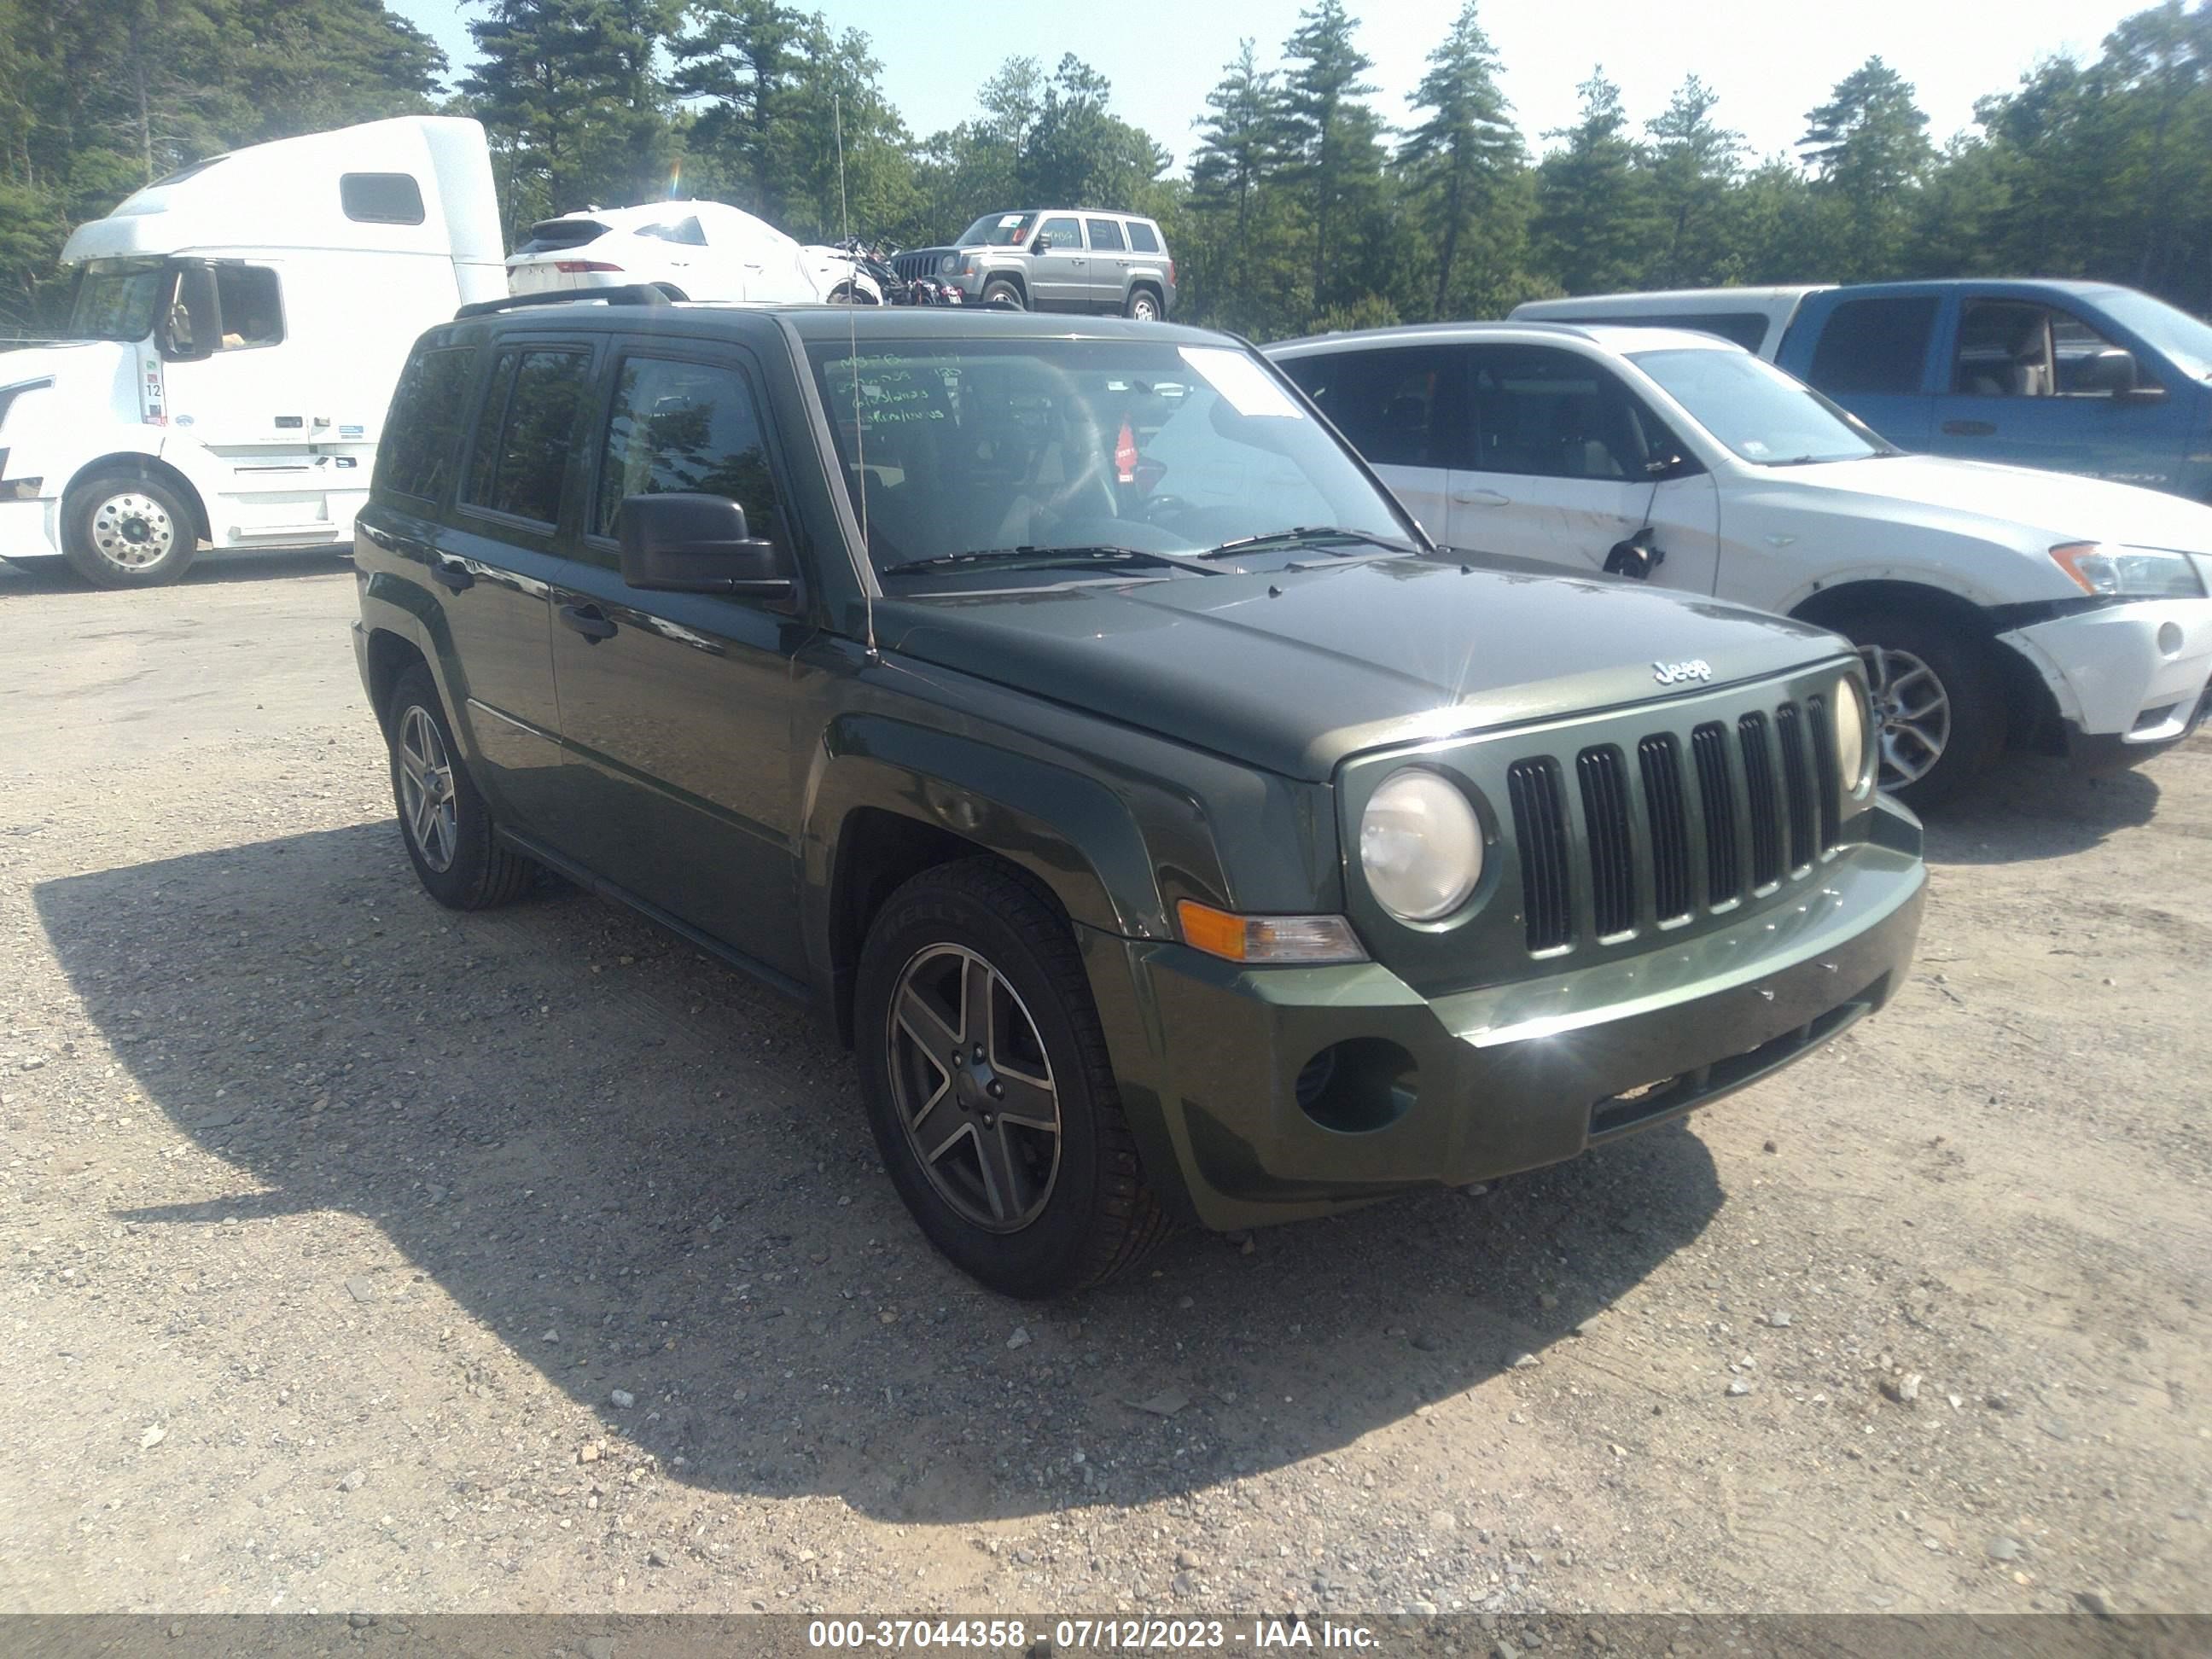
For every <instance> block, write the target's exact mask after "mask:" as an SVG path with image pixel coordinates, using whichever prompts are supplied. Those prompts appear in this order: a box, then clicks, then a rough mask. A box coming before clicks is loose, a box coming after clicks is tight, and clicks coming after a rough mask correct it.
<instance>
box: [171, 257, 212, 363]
mask: <svg viewBox="0 0 2212 1659" xmlns="http://www.w3.org/2000/svg"><path fill="white" fill-rule="evenodd" d="M157 343H158V344H159V345H160V347H161V356H164V357H166V358H167V359H168V360H169V361H170V362H197V360H199V359H200V358H203V357H211V356H214V355H215V349H216V346H218V345H220V344H221V343H222V302H221V301H219V300H218V299H217V298H216V288H215V272H214V271H213V270H210V269H209V268H208V267H207V266H205V265H184V266H181V267H179V269H178V271H177V297H176V299H175V301H173V303H172V304H171V305H170V307H169V310H168V314H167V315H166V316H165V317H163V318H162V319H161V336H160V338H159V340H158V342H157Z"/></svg>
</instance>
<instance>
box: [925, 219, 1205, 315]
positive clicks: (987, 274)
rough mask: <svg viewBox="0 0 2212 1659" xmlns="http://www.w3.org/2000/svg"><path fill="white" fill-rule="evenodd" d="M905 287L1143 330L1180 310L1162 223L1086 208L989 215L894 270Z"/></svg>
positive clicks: (1173, 265)
mask: <svg viewBox="0 0 2212 1659" xmlns="http://www.w3.org/2000/svg"><path fill="white" fill-rule="evenodd" d="M891 265H892V268H893V269H894V270H896V271H897V272H898V274H899V275H900V276H902V277H904V278H906V279H907V280H908V282H911V281H913V280H914V279H915V277H917V276H933V277H935V278H936V279H937V280H938V281H939V282H944V283H951V284H953V286H955V287H956V288H957V289H960V291H961V292H962V293H963V295H966V296H967V297H968V299H969V301H973V302H976V303H987V302H989V301H1008V302H1010V303H1012V304H1014V305H1018V306H1019V307H1022V308H1023V309H1024V311H1073V312H1081V313H1091V314H1097V313H1104V314H1106V315H1109V316H1115V317H1134V318H1137V319H1140V320H1142V321H1145V322H1160V321H1164V319H1166V318H1167V317H1169V316H1170V314H1171V313H1173V312H1174V310H1175V300H1176V269H1175V261H1174V260H1173V259H1171V258H1169V257H1168V246H1167V239H1166V238H1165V237H1164V236H1162V235H1161V234H1160V227H1159V223H1158V221H1157V220H1152V219H1139V218H1137V217H1135V216H1133V215H1131V214H1127V213H1102V212H1097V211H1096V210H1091V209H1089V208H1083V209H1075V208H1030V209H1026V210H1022V211H1019V212H1014V213H987V214H985V215H984V216H982V217H981V218H980V219H978V220H977V221H976V222H975V223H974V224H972V225H970V226H969V227H968V228H967V229H966V230H964V231H963V232H962V233H961V234H960V236H959V239H958V240H957V241H956V242H955V243H954V244H953V245H952V246H949V247H925V248H916V249H915V250H913V251H912V252H906V253H902V254H900V255H898V256H897V257H896V258H894V259H893V260H892V261H891Z"/></svg>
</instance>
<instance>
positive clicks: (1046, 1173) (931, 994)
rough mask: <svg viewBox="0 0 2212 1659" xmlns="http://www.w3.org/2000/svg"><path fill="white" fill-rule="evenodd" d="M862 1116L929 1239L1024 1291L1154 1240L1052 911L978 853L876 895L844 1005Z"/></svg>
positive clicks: (1159, 1221)
mask: <svg viewBox="0 0 2212 1659" xmlns="http://www.w3.org/2000/svg"><path fill="white" fill-rule="evenodd" d="M854 1032H855V1034H856V1040H857V1042H858V1045H859V1048H860V1070H861V1080H862V1085H863V1089H864V1092H865V1096H866V1103H867V1110H868V1122H869V1127H871V1128H872V1130H873V1131H874V1133H875V1138H876V1146H877V1148H878V1151H879V1152H881V1153H882V1154H883V1158H884V1167H885V1168H886V1169H888V1170H890V1176H891V1182H892V1184H893V1185H894V1186H896V1188H898V1194H899V1196H900V1198H902V1200H905V1203H906V1206H907V1208H908V1210H909V1211H911V1212H913V1215H914V1218H915V1221H916V1222H917V1223H918V1224H920V1225H921V1230H922V1231H923V1232H924V1233H925V1234H926V1235H927V1237H928V1238H929V1240H930V1242H931V1243H933V1244H934V1245H936V1246H937V1248H938V1249H939V1250H941V1251H943V1252H944V1254H945V1255H946V1256H947V1257H949V1258H950V1259H951V1261H952V1262H953V1263H954V1265H956V1266H957V1267H960V1268H961V1269H963V1271H964V1272H966V1273H969V1274H970V1275H972V1276H973V1277H974V1278H975V1279H980V1280H981V1282H982V1283H983V1284H985V1285H988V1286H989V1287H990V1288H991V1289H993V1290H994V1291H1001V1292H1003V1293H1005V1294H1006V1295H1008V1296H1015V1297H1047V1296H1052V1295H1056V1294H1059V1293H1060V1292H1064V1291H1074V1290H1079V1289H1082V1288H1084V1287H1085V1286H1087V1285H1097V1284H1100V1283H1103V1281H1105V1280H1106V1279H1110V1278H1113V1277H1114V1276H1115V1275H1116V1274H1118V1273H1123V1272H1126V1271H1127V1269H1128V1268H1130V1267H1133V1266H1134V1265H1135V1264H1136V1263H1137V1262H1138V1261H1140V1260H1141V1259H1142V1258H1143V1256H1144V1255H1146V1253H1147V1252H1148V1251H1149V1250H1150V1249H1152V1246H1153V1245H1155V1244H1156V1243H1158V1242H1159V1240H1160V1239H1161V1238H1163V1237H1165V1236H1166V1234H1167V1231H1168V1220H1167V1216H1166V1212H1164V1210H1163V1209H1162V1208H1161V1207H1160V1205H1159V1203H1158V1200H1157V1199H1156V1198H1155V1197H1154V1196H1153V1194H1152V1191H1151V1189H1150V1188H1148V1187H1147V1186H1146V1182H1145V1172H1144V1166H1143V1164H1142V1162H1141V1160H1140V1159H1139V1156H1138V1152H1137V1146H1136V1141H1135V1139H1134V1138H1133V1136H1132V1135H1131V1133H1130V1132H1129V1127H1128V1123H1127V1119H1125V1118H1124V1117H1123V1115H1122V1113H1121V1096H1120V1092H1119V1091H1118V1089H1117V1088H1116V1086H1115V1081H1114V1073H1113V1069H1112V1066H1110V1064H1109V1061H1108V1058H1107V1054H1106V1038H1105V1034H1104V1032H1103V1030H1101V1029H1100V1026H1099V1024H1098V1013H1097V1008H1096V1007H1095V1006H1093V1005H1092V1002H1091V989H1090V984H1089V981H1088V980H1087V979H1086V978H1085V974H1084V970H1083V963H1082V961H1081V959H1080V958H1079V957H1078V955H1077V954H1076V949H1075V941H1074V939H1073V936H1072V935H1071V933H1069V930H1068V925H1067V921H1066V918H1065V917H1064V916H1063V915H1060V913H1059V911H1058V910H1057V909H1056V908H1054V907H1053V905H1052V904H1051V903H1050V902H1048V899H1047V898H1046V897H1045V896H1043V895H1042V893H1041V892H1040V891H1039V890H1038V889H1037V888H1036V887H1035V886H1034V885H1033V884H1031V883H1030V881H1029V879H1028V878H1025V877H1024V876H1023V875H1021V874H1020V873H1019V872H1017V871H1015V870H1013V869H1012V868H1010V867H1009V866H1006V865H1004V864H1001V863H1000V862H999V861H998V860H994V859H989V858H976V859H970V860H963V862H961V863H958V864H951V865H944V866H939V867H938V868H936V869H933V870H927V871H924V872H922V873H921V875H918V876H916V877H915V878H913V879H912V880H910V881H908V883H907V884H905V885H904V886H902V887H901V888H900V889H899V890H897V891H896V892H895V893H893V894H892V895H891V896H890V899H889V900H887V901H886V902H884V907H883V908H882V910H881V911H879V912H878V914H877V916H876V919H875V921H874V923H873V925H872V926H871V927H870V928H869V930H868V938H867V943H866V945H865V946H863V948H862V951H861V956H860V976H859V982H858V984H857V986H856V987H855V994H854Z"/></svg>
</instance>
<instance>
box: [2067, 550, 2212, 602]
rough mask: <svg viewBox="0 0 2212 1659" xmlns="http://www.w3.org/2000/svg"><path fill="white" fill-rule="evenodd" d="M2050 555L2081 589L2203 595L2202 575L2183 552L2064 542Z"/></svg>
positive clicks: (2144, 595)
mask: <svg viewBox="0 0 2212 1659" xmlns="http://www.w3.org/2000/svg"><path fill="white" fill-rule="evenodd" d="M2051 559H2052V561H2053V562H2056V563H2057V566H2058V568H2060V569H2061V570H2063V571H2064V572H2065V573H2066V574H2068V575H2069V576H2070V577H2072V578H2073V579H2074V580H2075V582H2076V583H2077V584H2079V585H2080V586H2081V591H2082V592H2084V593H2096V594H2100V595H2103V596H2106V597H2109V598H2118V599H2203V597H2204V579H2203V577H2202V576H2200V575H2198V574H2197V563H2196V561H2195V560H2193V559H2191V557H2190V556H2188V555H2187V554H2186V553H2170V552H2167V551H2166V550H2164V549H2163V548H2156V547H2115V546H2113V545H2112V544H2111V543H2109V542H2068V543H2067V544H2065V545H2063V546H2062V547H2054V548H2052V549H2051Z"/></svg>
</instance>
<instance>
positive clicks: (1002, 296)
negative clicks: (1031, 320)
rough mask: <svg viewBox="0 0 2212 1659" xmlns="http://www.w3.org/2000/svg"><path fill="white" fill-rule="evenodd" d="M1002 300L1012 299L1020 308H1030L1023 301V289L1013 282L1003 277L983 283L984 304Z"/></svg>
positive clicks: (992, 303)
mask: <svg viewBox="0 0 2212 1659" xmlns="http://www.w3.org/2000/svg"><path fill="white" fill-rule="evenodd" d="M1001 300H1006V301H1012V303H1013V305H1014V306H1015V307H1018V309H1020V310H1023V311H1027V310H1028V309H1029V307H1027V306H1026V305H1024V304H1023V303H1022V291H1021V289H1018V288H1016V287H1015V286H1014V285H1013V284H1012V283H1009V282H1006V281H1004V280H1003V279H1002V280H1000V281H996V282H989V283H984V284H983V297H982V301H981V303H982V304H984V305H987V306H989V305H996V304H997V303H998V302H999V301H1001Z"/></svg>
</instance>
